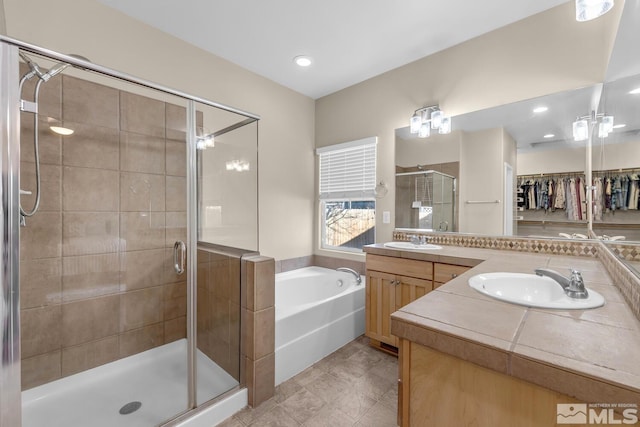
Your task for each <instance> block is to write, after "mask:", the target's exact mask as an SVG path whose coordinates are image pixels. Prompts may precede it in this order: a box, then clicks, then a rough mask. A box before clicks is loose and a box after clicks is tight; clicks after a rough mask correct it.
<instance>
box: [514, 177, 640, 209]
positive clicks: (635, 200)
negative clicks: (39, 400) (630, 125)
mask: <svg viewBox="0 0 640 427" xmlns="http://www.w3.org/2000/svg"><path fill="white" fill-rule="evenodd" d="M593 175H594V176H593V178H592V182H591V185H590V186H589V187H590V188H591V191H592V199H591V209H592V215H593V219H594V221H603V220H604V219H605V215H608V214H612V213H615V211H617V210H625V211H628V210H640V176H639V175H638V173H636V171H635V170H632V173H629V172H612V171H608V172H602V171H595V172H594V173H593ZM517 191H518V196H519V198H520V199H519V202H518V206H519V207H521V208H523V210H544V211H545V212H553V211H556V210H564V211H565V215H566V218H567V219H568V220H571V221H581V220H582V221H584V220H586V219H587V209H588V206H587V181H586V180H585V177H584V175H580V174H550V175H547V176H542V175H541V176H521V177H519V182H518V190H517Z"/></svg>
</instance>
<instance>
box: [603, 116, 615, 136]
mask: <svg viewBox="0 0 640 427" xmlns="http://www.w3.org/2000/svg"><path fill="white" fill-rule="evenodd" d="M601 124H602V125H604V131H605V132H606V133H609V132H611V131H612V130H613V116H604V117H602V121H601Z"/></svg>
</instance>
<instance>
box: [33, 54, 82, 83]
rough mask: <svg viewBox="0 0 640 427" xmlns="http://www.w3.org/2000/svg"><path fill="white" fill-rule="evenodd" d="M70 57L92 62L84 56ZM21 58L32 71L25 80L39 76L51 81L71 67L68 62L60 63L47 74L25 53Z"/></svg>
mask: <svg viewBox="0 0 640 427" xmlns="http://www.w3.org/2000/svg"><path fill="white" fill-rule="evenodd" d="M69 56H70V57H72V58H75V59H80V60H82V61H86V62H91V61H89V60H88V59H87V58H85V57H84V56H81V55H76V54H74V53H72V54H69ZM20 57H21V58H22V59H23V60H24V62H26V63H27V65H28V66H29V68H30V70H31V71H29V73H27V74H26V75H25V78H26V79H27V80H28V79H30V78H32V77H33V76H38V78H40V79H41V80H42V81H45V82H46V81H49V79H51V78H52V77H55V76H57V75H58V74H60V73H61V72H62V71H64V69H65V68H67V67H68V66H69V64H67V63H66V62H58V63H57V64H55V65H54V66H53V67H51V68H50V69H49V70H48V71H47V72H46V73H45V72H43V71H42V70H41V69H40V66H38V64H36V63H35V62H34V61H33V60H32V59H31V58H29V57H28V56H27V55H26V54H24V53H23V52H20Z"/></svg>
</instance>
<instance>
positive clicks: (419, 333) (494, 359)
mask: <svg viewBox="0 0 640 427" xmlns="http://www.w3.org/2000/svg"><path fill="white" fill-rule="evenodd" d="M365 252H367V253H371V254H377V255H387V256H395V257H402V258H411V259H419V260H424V261H433V262H443V263H451V264H460V265H467V266H472V267H473V268H472V269H470V270H469V271H467V272H466V273H464V274H461V275H460V276H458V277H457V278H455V279H453V280H451V281H449V282H447V283H446V284H444V285H443V286H441V287H439V288H437V289H436V290H434V291H432V292H430V293H429V294H427V295H425V296H423V297H422V298H420V299H418V300H416V301H414V302H412V303H410V304H408V305H406V306H404V307H402V308H401V309H400V310H398V311H396V312H395V313H393V314H392V316H391V332H392V333H393V334H394V335H396V336H399V337H401V338H405V339H408V340H410V341H413V342H416V343H418V344H421V345H424V346H427V347H430V348H433V349H435V350H438V351H442V352H444V353H448V354H451V355H453V356H456V357H459V358H461V359H463V360H467V361H470V362H473V363H476V364H478V365H480V366H484V367H487V368H490V369H493V370H495V371H498V372H501V373H504V374H507V375H511V376H513V377H517V378H520V379H523V380H526V381H529V382H531V383H534V384H538V385H540V386H543V387H546V388H548V389H551V390H555V391H558V392H560V393H564V394H567V395H569V396H573V397H575V398H577V399H579V400H581V401H584V402H589V403H640V363H638V360H639V359H640V321H638V319H637V318H636V317H635V316H634V314H633V312H632V311H631V309H630V308H629V307H628V305H627V304H626V302H625V301H624V299H623V297H622V295H621V294H620V292H619V291H618V289H617V288H616V287H615V286H614V285H613V283H612V281H611V279H610V277H609V275H608V273H607V272H606V270H605V268H604V266H603V265H602V264H601V263H600V261H599V260H598V259H597V258H589V257H573V256H556V255H546V254H545V255H541V254H535V253H525V252H514V251H498V250H490V249H475V248H465V247H457V246H443V248H442V249H440V250H434V251H430V252H424V251H421V252H417V251H405V250H397V249H390V248H386V247H384V246H383V245H382V244H376V245H370V246H367V247H365ZM538 267H546V268H551V269H555V270H557V271H559V272H561V273H564V272H566V271H567V270H568V268H576V269H578V270H580V271H581V272H582V276H583V278H584V280H585V285H586V286H587V288H589V289H593V290H595V291H596V292H599V293H600V294H602V295H603V296H604V298H605V301H606V303H605V305H604V306H603V307H600V308H597V309H590V310H548V309H537V308H529V307H525V306H520V305H515V304H510V303H506V302H502V301H498V300H495V299H493V298H490V297H487V296H485V295H482V294H481V293H479V292H477V291H476V290H474V289H472V288H471V287H469V285H468V279H469V278H470V277H472V276H474V275H476V274H479V273H487V272H497V271H507V272H520V273H532V272H533V270H534V269H535V268H538Z"/></svg>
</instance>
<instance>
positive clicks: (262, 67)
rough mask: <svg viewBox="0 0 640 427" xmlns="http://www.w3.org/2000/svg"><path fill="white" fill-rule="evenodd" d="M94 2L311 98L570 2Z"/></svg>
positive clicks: (335, 0) (518, 0)
mask: <svg viewBox="0 0 640 427" xmlns="http://www.w3.org/2000/svg"><path fill="white" fill-rule="evenodd" d="M99 1H100V2H101V3H103V4H105V5H107V6H111V7H113V8H115V9H118V10H120V11H122V12H123V13H125V14H127V15H129V16H131V17H133V18H136V19H138V20H140V21H143V22H145V23H146V24H149V25H151V26H153V27H156V28H158V29H160V30H162V31H165V32H167V33H169V34H172V35H174V36H176V37H178V38H180V39H182V40H184V41H186V42H188V43H190V44H193V45H195V46H198V47H199V48H201V49H204V50H207V51H209V52H211V53H213V54H215V55H218V56H220V57H222V58H225V59H227V60H229V61H231V62H233V63H235V64H237V65H240V66H241V67H244V68H246V69H248V70H251V71H253V72H255V73H257V74H260V75H262V76H264V77H266V78H268V79H271V80H273V81H276V82H278V83H280V84H282V85H284V86H287V87H289V88H291V89H293V90H295V91H297V92H300V93H302V94H305V95H307V96H310V97H311V98H314V99H316V98H319V97H322V96H324V95H328V94H330V93H333V92H335V91H338V90H340V89H343V88H345V87H348V86H351V85H354V84H356V83H359V82H361V81H364V80H366V79H368V78H371V77H374V76H376V75H379V74H381V73H384V72H385V71H388V70H391V69H394V68H397V67H399V66H402V65H404V64H407V63H409V62H412V61H415V60H417V59H420V58H422V57H425V56H428V55H430V54H433V53H435V52H438V51H440V50H443V49H446V48H448V47H451V46H453V45H456V44H459V43H461V42H463V41H465V40H469V39H472V38H474V37H477V36H479V35H481V34H484V33H487V32H489V31H492V30H494V29H496V28H500V27H503V26H505V25H507V24H510V23H513V22H516V21H519V20H521V19H524V18H526V17H528V16H531V15H534V14H536V13H539V12H542V11H544V10H547V9H550V8H552V7H555V6H558V5H560V4H562V3H565V2H567V0H535V1H531V0H484V1H477V0H403V1H398V0H324V1H315V2H311V1H304V0H273V1H265V0H233V1H229V0H225V1H223V0H181V1H175V0H136V1H131V0H99ZM296 55H308V56H311V57H312V58H313V60H314V63H313V65H312V66H311V67H309V68H305V69H302V68H300V67H298V66H296V65H295V64H294V63H293V58H294V57H295V56H296Z"/></svg>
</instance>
